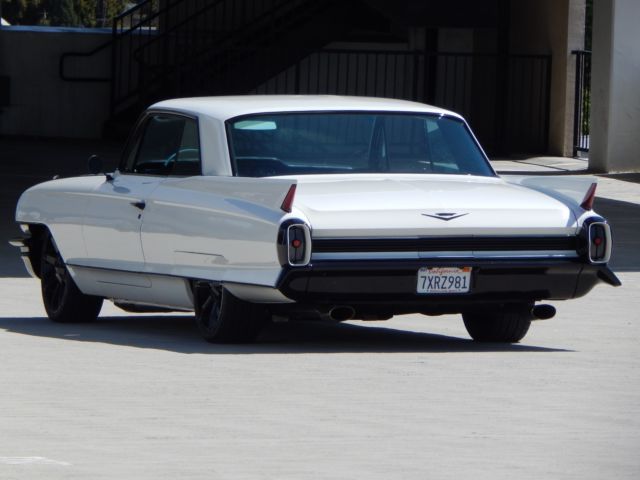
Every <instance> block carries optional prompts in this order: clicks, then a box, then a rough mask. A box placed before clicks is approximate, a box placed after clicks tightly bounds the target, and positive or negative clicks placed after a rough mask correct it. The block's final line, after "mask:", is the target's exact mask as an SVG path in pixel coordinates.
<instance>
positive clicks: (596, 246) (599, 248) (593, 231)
mask: <svg viewBox="0 0 640 480" xmlns="http://www.w3.org/2000/svg"><path fill="white" fill-rule="evenodd" d="M588 229H589V230H588V235H587V241H588V242H589V246H588V253H589V261H590V262H592V263H606V262H608V261H609V258H610V257H611V228H610V227H609V225H608V224H606V223H603V222H593V223H590V224H589V226H588Z"/></svg>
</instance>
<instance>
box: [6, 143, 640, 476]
mask: <svg viewBox="0 0 640 480" xmlns="http://www.w3.org/2000/svg"><path fill="white" fill-rule="evenodd" d="M32 148H33V150H34V151H40V150H42V151H44V150H47V148H44V147H42V145H40V146H32ZM50 148H51V146H50V145H49V149H50ZM6 150H7V148H6V145H5V146H4V147H3V144H0V152H1V153H2V162H1V163H0V169H2V170H1V171H0V173H1V176H2V178H3V189H2V195H3V197H2V199H0V200H1V203H0V213H2V215H3V217H4V221H3V222H0V225H2V229H1V230H0V234H2V235H3V237H7V236H9V235H11V234H12V233H13V232H14V231H15V230H14V227H13V226H12V225H11V223H10V216H9V215H10V212H11V210H12V208H13V205H11V204H10V202H12V201H14V200H13V199H14V198H15V197H16V195H17V194H18V192H19V191H21V189H22V188H24V186H25V184H27V183H29V182H32V181H33V180H34V179H35V176H34V174H33V172H34V171H36V172H38V171H46V173H47V174H49V173H51V171H53V170H54V167H55V166H56V165H55V164H48V165H46V166H42V167H41V168H40V167H38V166H37V165H31V164H28V163H27V164H20V163H19V162H16V164H12V165H9V166H8V165H7V163H8V162H7V156H6V155H5V153H4V152H6ZM20 150H21V149H20V148H16V150H15V151H16V155H20ZM81 150H82V148H78V150H77V151H76V150H73V151H71V153H69V151H68V150H66V152H67V153H66V154H65V153H64V152H62V153H61V152H58V153H55V154H53V156H55V157H56V158H58V159H59V160H58V163H60V162H62V161H63V160H64V158H67V157H65V155H67V154H68V155H70V157H68V158H73V159H74V160H69V161H70V162H75V161H77V162H78V163H79V164H80V165H81V163H82V161H83V157H85V156H86V155H84V153H81ZM106 150H108V149H106ZM21 165H26V166H25V167H24V169H22V167H21ZM65 165H69V164H64V165H62V167H65ZM57 166H60V165H57ZM506 166H507V167H508V165H506ZM512 166H513V167H514V168H513V169H519V173H520V172H521V171H525V170H524V168H520V167H522V165H521V164H517V163H516V164H513V165H512ZM67 168H68V169H71V167H67ZM505 168H506V167H505ZM30 172H31V173H30ZM54 173H55V172H54ZM576 173H583V172H581V171H580V170H578V171H577V172H576ZM637 182H638V179H636V178H635V177H634V176H614V177H605V178H603V179H601V185H600V189H599V194H600V196H599V198H598V200H597V202H596V208H597V209H598V210H599V211H600V212H601V213H603V214H604V215H605V216H607V217H609V219H610V220H611V222H612V224H613V229H614V233H615V235H616V243H615V257H614V261H613V266H614V269H615V270H616V271H617V272H618V273H619V275H620V278H621V279H622V282H623V286H622V287H620V288H611V287H608V286H599V287H597V288H596V289H595V290H594V291H593V292H592V293H591V294H590V295H589V296H587V297H585V298H583V299H578V300H574V301H569V302H557V303H556V304H555V305H556V306H557V308H558V316H557V317H556V318H554V319H552V320H548V321H544V322H537V323H534V324H533V326H532V328H531V330H530V332H529V334H528V335H527V337H525V339H524V340H523V342H522V343H521V344H519V345H513V346H503V345H492V344H488V345H481V344H475V343H473V342H471V341H470V340H469V339H468V336H467V334H466V332H465V330H464V326H463V325H462V321H461V319H460V318H459V317H458V316H448V315H447V316H442V317H433V318H430V317H422V316H417V315H408V316H402V317H397V318H395V319H393V320H391V321H389V322H381V323H368V324H365V323H363V322H349V323H346V324H340V325H330V324H314V323H307V324H284V325H273V326H272V327H270V328H269V329H268V330H267V331H266V332H265V333H264V334H263V335H262V337H261V338H260V341H259V342H258V343H257V344H255V345H251V346H216V345H210V344H207V343H205V342H203V341H202V340H201V339H200V338H199V336H198V334H197V332H196V330H195V328H194V326H193V322H192V318H191V317H190V316H185V315H151V316H149V315H130V314H126V313H125V312H122V311H120V310H118V309H116V308H115V307H113V306H112V305H105V308H104V309H103V312H102V315H101V318H100V319H99V320H98V321H97V322H96V323H94V324H88V325H58V324H53V323H51V322H49V321H48V320H47V319H46V318H45V315H44V311H43V309H42V306H41V303H40V299H39V291H38V283H37V282H36V281H35V280H33V279H30V278H26V277H25V276H24V275H23V274H22V272H21V270H20V268H19V264H18V263H17V252H14V251H13V250H11V249H9V248H7V249H6V250H0V259H1V260H2V262H3V263H2V267H0V276H1V278H0V292H1V295H0V355H1V358H2V366H1V367H0V385H1V386H2V390H1V393H0V479H3V480H5V479H7V480H9V479H20V480H23V479H29V480H30V479H47V480H49V479H53V480H57V479H83V480H84V479H114V478H118V479H175V478H178V477H179V478H183V479H205V478H206V479H234V480H235V479H291V480H299V479H354V478H356V479H359V478H363V479H364V478H366V479H385V480H386V479H420V480H423V479H426V478H428V479H456V480H458V479H467V478H468V479H491V480H494V479H540V478H544V479H554V480H556V479H580V480H588V479H593V480H596V479H597V480H600V479H602V478H615V479H616V480H618V479H637V478H639V477H640V458H639V457H638V454H637V452H638V450H639V447H640V355H639V354H640V347H639V346H638V339H639V338H640V323H639V322H638V311H639V310H640V249H639V248H638V247H639V246H640V213H639V212H640V184H639V183H637Z"/></svg>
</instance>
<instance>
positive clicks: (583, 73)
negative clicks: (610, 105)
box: [571, 50, 591, 157]
mask: <svg viewBox="0 0 640 480" xmlns="http://www.w3.org/2000/svg"><path fill="white" fill-rule="evenodd" d="M571 53H573V54H574V55H575V57H576V79H575V81H576V90H575V100H574V102H575V103H574V109H573V156H574V157H576V156H578V154H579V152H588V151H589V139H590V137H589V130H590V129H589V114H590V109H591V52H590V51H587V50H574V51H573V52H571Z"/></svg>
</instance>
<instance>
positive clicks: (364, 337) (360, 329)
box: [0, 316, 571, 355]
mask: <svg viewBox="0 0 640 480" xmlns="http://www.w3.org/2000/svg"><path fill="white" fill-rule="evenodd" d="M0 328H1V329H4V330H6V331H7V332H11V333H19V334H23V335H33V336H37V337H48V338H55V339H61V340H70V341H76V342H99V343H106V344H111V345H121V346H128V347H135V348H151V349H157V350H167V351H171V352H176V353H187V354H191V353H201V354H221V355H233V354H241V355H246V354H263V355H264V354H270V355H276V354H302V353H362V352H365V353H411V352H420V353H450V352H541V353H542V352H568V351H571V350H563V349H553V348H544V347H536V346H529V345H522V344H516V345H509V344H496V343H476V342H473V341H471V340H470V339H468V338H456V337H450V336H446V335H438V334H431V333H423V332H414V331H407V330H397V329H393V328H383V327H374V326H367V325H353V324H347V323H341V324H334V323H323V322H294V323H287V324H270V325H269V326H268V327H267V328H265V330H264V332H263V333H262V334H261V335H260V337H259V339H258V341H257V343H254V344H247V345H223V344H218V345H216V344H210V343H207V342H205V341H204V340H203V339H202V338H201V337H200V335H199V334H198V331H197V329H196V328H195V325H194V322H193V319H192V317H190V316H135V317H101V318H99V319H98V321H96V322H95V323H88V324H73V325H71V324H56V323H52V322H51V321H49V320H48V319H47V318H42V317H36V318H0Z"/></svg>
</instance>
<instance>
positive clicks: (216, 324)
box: [196, 287, 268, 343]
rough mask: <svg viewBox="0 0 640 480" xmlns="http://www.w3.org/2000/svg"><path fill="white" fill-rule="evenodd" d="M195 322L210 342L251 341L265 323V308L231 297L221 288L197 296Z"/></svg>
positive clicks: (213, 288) (266, 316)
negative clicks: (197, 306) (197, 305)
mask: <svg viewBox="0 0 640 480" xmlns="http://www.w3.org/2000/svg"><path fill="white" fill-rule="evenodd" d="M198 296H199V297H200V298H198V303H199V308H198V309H197V310H196V324H197V325H198V329H199V330H200V333H201V334H202V336H203V337H204V339H205V340H207V341H208V342H211V343H252V342H254V341H255V340H256V338H257V337H258V335H259V334H260V331H261V330H262V328H263V327H264V325H265V323H266V322H267V319H268V315H267V310H266V309H265V308H264V307H263V306H261V305H258V304H254V303H249V302H245V301H242V300H240V299H239V298H236V297H234V296H233V295H232V294H231V293H229V291H227V290H226V289H225V288H223V287H211V289H210V290H209V291H208V292H207V293H206V294H205V295H201V294H200V295H198Z"/></svg>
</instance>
